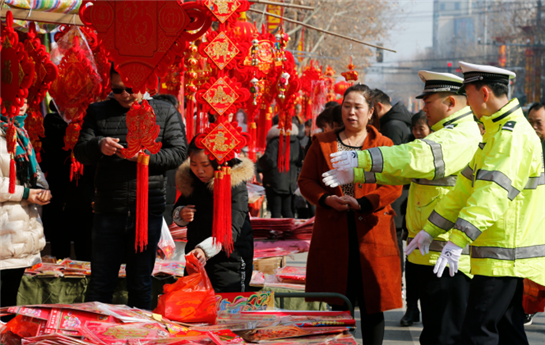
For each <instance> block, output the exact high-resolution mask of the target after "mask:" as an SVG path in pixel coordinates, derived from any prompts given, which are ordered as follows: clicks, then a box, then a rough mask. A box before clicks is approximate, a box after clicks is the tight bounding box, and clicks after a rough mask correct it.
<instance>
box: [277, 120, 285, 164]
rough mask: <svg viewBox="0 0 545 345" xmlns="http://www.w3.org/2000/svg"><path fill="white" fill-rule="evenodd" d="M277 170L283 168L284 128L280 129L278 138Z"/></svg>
mask: <svg viewBox="0 0 545 345" xmlns="http://www.w3.org/2000/svg"><path fill="white" fill-rule="evenodd" d="M276 165H278V171H279V172H282V171H283V170H284V129H282V128H281V129H280V138H279V140H278V162H277V164H276Z"/></svg>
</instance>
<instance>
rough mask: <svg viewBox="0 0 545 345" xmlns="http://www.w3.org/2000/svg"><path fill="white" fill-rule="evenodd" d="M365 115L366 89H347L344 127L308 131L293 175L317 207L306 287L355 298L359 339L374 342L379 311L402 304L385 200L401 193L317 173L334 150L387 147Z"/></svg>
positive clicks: (379, 334)
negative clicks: (332, 180)
mask: <svg viewBox="0 0 545 345" xmlns="http://www.w3.org/2000/svg"><path fill="white" fill-rule="evenodd" d="M372 114H373V100H372V96H371V90H370V89H369V87H367V86H366V85H363V84H358V85H354V86H351V87H350V88H348V89H347V90H346V92H345V94H344V99H343V104H342V117H343V123H344V128H339V129H337V130H335V131H331V132H327V133H321V134H317V135H315V136H314V140H313V142H312V146H311V147H310V150H309V152H308V154H307V156H306V157H305V162H304V164H303V169H302V171H301V174H300V175H299V188H300V190H301V193H302V194H303V196H304V197H305V198H306V199H307V200H309V201H310V202H311V203H313V204H315V205H317V208H316V221H315V223H314V232H313V234H312V242H311V245H310V251H309V255H308V261H307V281H306V291H307V292H338V293H341V294H344V295H346V296H347V297H348V298H349V299H350V301H351V302H352V303H353V304H354V302H356V301H357V302H358V305H359V307H360V311H361V325H362V336H363V344H381V343H382V339H383V336H384V314H383V312H384V311H385V310H389V309H396V308H401V307H402V305H403V303H402V300H401V269H400V266H399V250H398V246H397V239H396V233H395V226H394V225H393V218H394V216H395V212H394V211H393V210H392V208H391V206H390V204H391V203H392V202H394V200H396V199H397V198H398V197H399V196H400V195H401V190H402V186H381V185H376V184H356V185H354V184H352V183H351V184H347V185H343V186H339V187H336V188H329V187H326V186H325V185H324V184H323V182H322V174H323V173H325V172H327V171H329V170H332V169H333V166H332V165H331V162H330V155H331V154H332V153H334V152H338V151H341V150H342V151H357V150H364V149H368V148H371V147H377V146H392V145H393V143H392V141H391V140H390V139H388V138H387V137H385V136H383V135H381V134H380V133H379V132H378V131H377V130H376V129H375V128H374V127H373V126H371V125H369V124H368V122H369V120H370V119H371V116H372ZM328 302H330V304H335V303H339V302H341V301H340V300H335V299H333V301H328ZM341 303H342V302H341ZM337 308H339V307H337ZM339 309H342V306H340V308H339Z"/></svg>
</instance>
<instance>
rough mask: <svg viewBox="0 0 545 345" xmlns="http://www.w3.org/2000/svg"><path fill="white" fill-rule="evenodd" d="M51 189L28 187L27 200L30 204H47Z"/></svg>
mask: <svg viewBox="0 0 545 345" xmlns="http://www.w3.org/2000/svg"><path fill="white" fill-rule="evenodd" d="M52 197H53V196H52V195H51V191H49V190H43V189H30V191H29V193H28V199H27V200H28V202H29V203H31V204H38V205H42V206H43V205H47V204H49V202H50V201H51V198H52Z"/></svg>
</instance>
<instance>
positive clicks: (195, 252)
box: [189, 248, 206, 266]
mask: <svg viewBox="0 0 545 345" xmlns="http://www.w3.org/2000/svg"><path fill="white" fill-rule="evenodd" d="M191 253H193V255H195V257H196V258H197V259H198V260H199V261H200V263H201V264H202V265H203V266H204V265H206V254H205V253H204V250H202V249H201V248H195V249H193V250H192V251H191V252H189V254H191Z"/></svg>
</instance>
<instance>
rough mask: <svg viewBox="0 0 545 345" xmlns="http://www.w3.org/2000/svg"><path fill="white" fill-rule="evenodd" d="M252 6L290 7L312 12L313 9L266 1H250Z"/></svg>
mask: <svg viewBox="0 0 545 345" xmlns="http://www.w3.org/2000/svg"><path fill="white" fill-rule="evenodd" d="M250 1H251V2H253V3H254V4H264V5H274V6H281V7H292V8H298V9H300V10H311V11H312V10H314V7H310V6H304V5H296V4H285V3H283V2H273V1H266V0H250Z"/></svg>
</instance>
